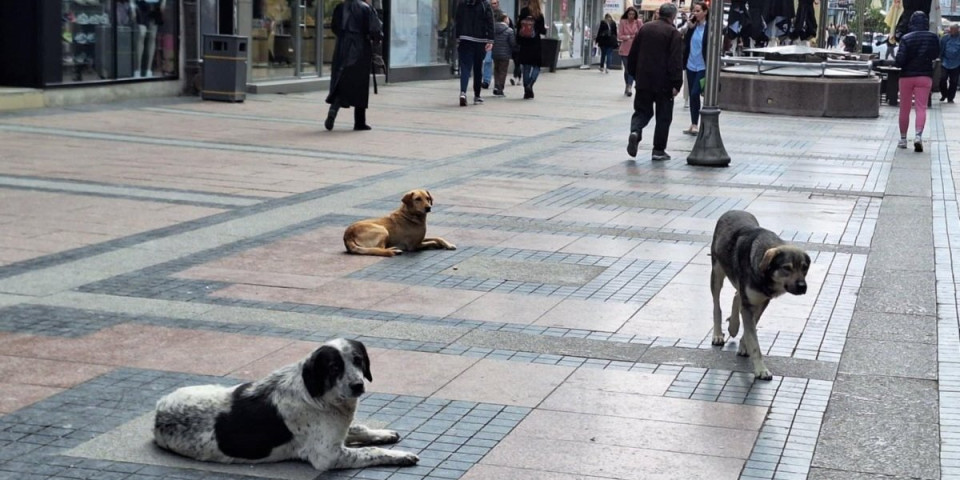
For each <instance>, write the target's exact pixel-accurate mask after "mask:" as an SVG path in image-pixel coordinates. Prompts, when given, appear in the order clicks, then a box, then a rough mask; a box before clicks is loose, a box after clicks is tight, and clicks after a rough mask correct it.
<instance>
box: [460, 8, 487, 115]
mask: <svg viewBox="0 0 960 480" xmlns="http://www.w3.org/2000/svg"><path fill="white" fill-rule="evenodd" d="M454 25H455V26H456V29H457V53H458V54H459V57H460V59H459V60H460V106H461V107H466V106H467V85H468V84H469V83H470V71H471V70H473V104H474V105H480V104H482V103H483V99H482V98H480V87H481V82H482V81H483V79H482V75H483V72H482V69H483V58H484V57H485V56H486V55H487V52H488V51H490V50H493V10H491V9H490V2H488V1H487V0H460V2H459V3H458V4H457V14H456V19H455V23H454Z"/></svg>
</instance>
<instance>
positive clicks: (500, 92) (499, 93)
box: [493, 88, 506, 97]
mask: <svg viewBox="0 0 960 480" xmlns="http://www.w3.org/2000/svg"><path fill="white" fill-rule="evenodd" d="M493 96H494V97H505V96H506V95H504V93H503V90H500V89H499V88H498V89H496V90H494V91H493Z"/></svg>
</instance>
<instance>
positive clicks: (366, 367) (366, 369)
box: [347, 340, 373, 382]
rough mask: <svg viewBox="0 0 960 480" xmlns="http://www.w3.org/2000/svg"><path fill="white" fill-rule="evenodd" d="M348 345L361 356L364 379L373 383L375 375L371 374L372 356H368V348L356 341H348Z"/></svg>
mask: <svg viewBox="0 0 960 480" xmlns="http://www.w3.org/2000/svg"><path fill="white" fill-rule="evenodd" d="M347 343H349V344H350V348H352V349H353V351H354V352H356V353H357V354H359V355H360V369H361V370H363V378H366V379H367V380H369V381H371V382H372V381H373V374H372V373H370V356H368V355H367V347H365V346H364V345H363V343H361V342H358V341H356V340H347Z"/></svg>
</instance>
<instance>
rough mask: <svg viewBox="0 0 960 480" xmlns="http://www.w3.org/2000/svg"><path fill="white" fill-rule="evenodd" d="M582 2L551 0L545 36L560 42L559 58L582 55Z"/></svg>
mask: <svg viewBox="0 0 960 480" xmlns="http://www.w3.org/2000/svg"><path fill="white" fill-rule="evenodd" d="M583 5H584V0H579V1H578V0H551V1H550V2H549V7H550V17H549V18H548V21H549V22H550V27H551V28H550V30H549V31H548V32H547V36H548V37H550V38H556V39H558V40H560V58H561V59H564V58H581V56H582V55H583V52H582V46H583Z"/></svg>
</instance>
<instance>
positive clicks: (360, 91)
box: [323, 0, 382, 130]
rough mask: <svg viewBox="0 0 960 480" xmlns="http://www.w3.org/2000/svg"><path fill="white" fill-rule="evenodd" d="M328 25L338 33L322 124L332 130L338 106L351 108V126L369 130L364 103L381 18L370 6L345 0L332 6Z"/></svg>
mask: <svg viewBox="0 0 960 480" xmlns="http://www.w3.org/2000/svg"><path fill="white" fill-rule="evenodd" d="M330 28H331V29H333V33H334V35H336V36H337V44H336V46H335V47H334V51H333V64H332V66H331V75H330V94H329V95H327V103H329V104H330V110H329V112H327V120H326V121H325V122H324V123H323V126H324V127H326V129H327V130H332V129H333V122H334V121H336V119H337V112H338V111H339V110H340V108H341V107H346V108H349V107H353V108H354V111H353V129H354V130H370V126H369V125H367V103H368V101H369V99H370V73H371V71H372V68H373V48H372V46H371V41H372V40H379V39H380V38H381V37H382V30H381V25H380V19H379V18H377V12H376V11H374V9H373V8H372V7H370V5H367V4H366V3H364V2H362V1H360V0H344V2H343V3H341V4H339V5H337V6H336V8H334V9H333V20H332V21H331V22H330Z"/></svg>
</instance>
